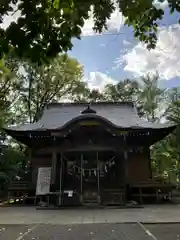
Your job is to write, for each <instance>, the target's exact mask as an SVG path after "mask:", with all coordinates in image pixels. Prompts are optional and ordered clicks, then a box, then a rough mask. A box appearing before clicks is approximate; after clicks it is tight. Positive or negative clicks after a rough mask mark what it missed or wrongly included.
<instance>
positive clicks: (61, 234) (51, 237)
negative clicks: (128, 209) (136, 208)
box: [0, 223, 180, 240]
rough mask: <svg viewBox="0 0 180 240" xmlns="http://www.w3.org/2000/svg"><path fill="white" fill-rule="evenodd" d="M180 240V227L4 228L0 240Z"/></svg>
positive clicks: (139, 225) (29, 226) (97, 224)
mask: <svg viewBox="0 0 180 240" xmlns="http://www.w3.org/2000/svg"><path fill="white" fill-rule="evenodd" d="M1 239H2V240H59V239H63V240H84V239H85V240H179V239H180V224H144V225H142V224H139V223H134V224H130V223H129V224H123V223H121V224H115V223H107V224H106V223H95V224H75V225H51V224H37V225H0V240H1Z"/></svg>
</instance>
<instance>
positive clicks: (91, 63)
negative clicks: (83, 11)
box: [69, 5, 180, 89]
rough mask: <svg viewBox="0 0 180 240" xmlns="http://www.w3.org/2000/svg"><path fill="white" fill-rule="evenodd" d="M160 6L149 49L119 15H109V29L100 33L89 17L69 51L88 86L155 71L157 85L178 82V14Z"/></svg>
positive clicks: (179, 82)
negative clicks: (161, 11) (159, 18)
mask: <svg viewBox="0 0 180 240" xmlns="http://www.w3.org/2000/svg"><path fill="white" fill-rule="evenodd" d="M163 8H164V10H165V17H164V19H163V20H162V21H161V22H160V29H159V33H158V37H159V39H158V44H157V48H156V49H155V50H153V51H151V52H149V51H148V50H147V49H146V47H145V46H144V44H142V43H140V42H139V41H138V40H137V39H136V40H135V39H134V38H133V30H132V28H129V27H127V26H124V25H123V24H122V23H123V21H122V16H120V15H117V16H115V15H113V16H112V20H111V22H110V23H109V31H108V32H106V33H104V34H102V35H96V34H95V33H93V31H92V25H93V21H92V20H89V22H88V23H87V24H86V25H85V28H84V29H83V30H84V34H83V36H82V39H81V40H77V39H73V44H74V47H73V49H72V51H70V52H69V54H70V55H71V56H73V57H75V58H77V59H78V60H79V62H80V63H81V64H82V65H83V66H84V71H85V79H86V81H87V82H88V83H89V85H90V86H91V87H95V88H100V89H102V88H103V86H104V85H105V84H106V83H115V82H117V81H120V80H123V79H125V78H136V79H138V78H139V77H140V76H141V75H145V74H146V73H153V72H155V71H158V72H159V74H160V82H159V83H160V86H162V87H175V86H180V79H179V76H180V72H179V71H180V60H179V59H180V43H179V40H180V27H179V25H177V21H178V18H180V15H179V13H175V14H173V15H170V14H169V10H168V8H167V7H165V5H164V6H163ZM120 18H121V19H120ZM86 28H87V29H86Z"/></svg>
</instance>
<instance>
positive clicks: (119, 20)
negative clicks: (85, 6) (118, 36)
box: [82, 6, 124, 36]
mask: <svg viewBox="0 0 180 240" xmlns="http://www.w3.org/2000/svg"><path fill="white" fill-rule="evenodd" d="M123 24H124V17H123V15H122V13H121V12H120V11H119V7H118V6H116V10H115V11H114V12H113V13H112V14H111V18H110V19H109V20H108V21H107V26H108V31H116V32H119V31H120V29H121V27H122V25H123ZM93 26H94V21H93V14H92V11H91V12H90V13H89V19H88V20H86V21H85V24H84V27H83V29H82V35H83V36H92V35H97V34H98V33H95V32H94V31H93ZM104 32H107V31H104Z"/></svg>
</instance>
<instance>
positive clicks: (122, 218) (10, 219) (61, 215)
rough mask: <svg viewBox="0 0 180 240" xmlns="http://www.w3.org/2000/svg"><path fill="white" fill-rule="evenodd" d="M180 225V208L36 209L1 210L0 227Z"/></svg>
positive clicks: (4, 208) (14, 208)
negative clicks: (121, 224) (38, 225)
mask: <svg viewBox="0 0 180 240" xmlns="http://www.w3.org/2000/svg"><path fill="white" fill-rule="evenodd" d="M136 222H142V223H167V222H174V223H178V222H179V223H180V205H163V206H162V205H161V206H146V207H145V208H140V209H99V210H98V209H89V210H85V209H69V210H36V208H35V207H1V208H0V224H25V225H26V224H27V225H28V224H39V223H40V224H44V223H48V224H61V225H63V224H83V223H136Z"/></svg>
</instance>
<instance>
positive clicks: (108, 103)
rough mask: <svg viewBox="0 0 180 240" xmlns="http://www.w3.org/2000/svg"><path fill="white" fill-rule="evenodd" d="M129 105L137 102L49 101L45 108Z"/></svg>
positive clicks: (132, 105)
mask: <svg viewBox="0 0 180 240" xmlns="http://www.w3.org/2000/svg"><path fill="white" fill-rule="evenodd" d="M89 104H92V105H103V104H104V105H128V106H131V107H135V104H134V102H133V101H123V102H122V101H121V102H120V101H115V102H113V101H99V102H66V103H64V102H52V103H48V104H47V105H46V106H45V108H47V109H48V108H51V107H61V106H78V105H89Z"/></svg>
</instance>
